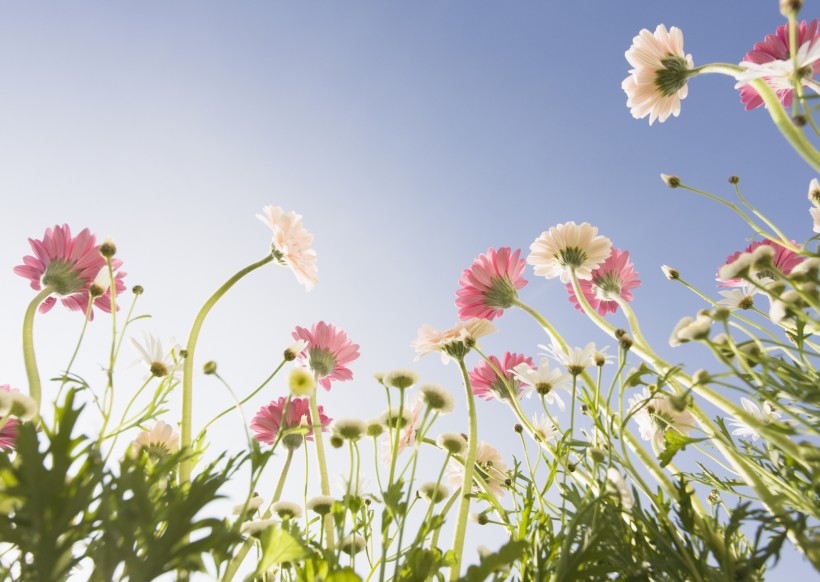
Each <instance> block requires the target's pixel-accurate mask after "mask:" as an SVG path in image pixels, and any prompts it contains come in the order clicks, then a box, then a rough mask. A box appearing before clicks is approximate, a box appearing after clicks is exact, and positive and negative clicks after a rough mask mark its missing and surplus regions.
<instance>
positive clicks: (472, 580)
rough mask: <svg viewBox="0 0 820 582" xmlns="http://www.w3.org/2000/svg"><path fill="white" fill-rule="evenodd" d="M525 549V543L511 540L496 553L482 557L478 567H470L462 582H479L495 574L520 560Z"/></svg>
mask: <svg viewBox="0 0 820 582" xmlns="http://www.w3.org/2000/svg"><path fill="white" fill-rule="evenodd" d="M526 548H527V542H525V541H521V540H511V541H509V542H507V543H506V544H504V545H503V546H501V548H500V549H499V550H498V551H497V552H496V553H494V554H490V555H489V556H483V557H482V558H481V563H480V564H479V565H478V566H470V567H469V568H468V569H467V576H466V577H465V578H464V580H466V582H481V581H482V580H484V579H486V578H487V576H489V575H491V574H492V573H493V572H497V571H499V570H501V569H502V568H504V567H506V566H509V565H510V564H512V563H513V562H515V561H516V560H518V559H520V558H521V556H522V555H524V550H525V549H526Z"/></svg>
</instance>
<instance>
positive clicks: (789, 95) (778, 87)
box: [739, 19, 820, 111]
mask: <svg viewBox="0 0 820 582" xmlns="http://www.w3.org/2000/svg"><path fill="white" fill-rule="evenodd" d="M818 36H820V35H819V34H818V33H817V20H816V19H815V20H812V21H811V23H810V24H806V21H805V20H803V21H802V22H800V24H799V25H798V26H797V46H798V49H804V47H805V49H804V50H803V53H806V54H808V51H809V49H810V48H812V46H813V44H814V42H815V40H817V38H818ZM803 60H805V59H803ZM775 61H783V62H786V63H790V62H791V55H790V54H789V25H788V24H783V25H782V26H778V27H777V30H775V33H774V34H769V35H766V38H765V39H764V40H763V42H758V43H755V46H754V49H752V50H750V51H749V52H748V53H746V56H745V57H743V61H742V62H741V63H740V65H741V66H742V67H746V68H749V69H750V70H752V72H754V69H755V67H754V65H765V64H766V63H773V62H775ZM803 64H805V65H809V66H810V67H811V70H812V75H811V76H812V77H814V75H816V74H818V73H820V61H817V60H815V61H813V62H806V63H803ZM761 70H763V69H761ZM776 72H777V71H775V70H774V69H773V70H772V73H773V76H763V80H765V81H766V82H767V83H768V84H769V85H771V87H772V89H774V91H775V93H777V96H778V98H779V99H780V102H781V103H782V104H783V106H784V107H790V106H791V104H792V100H793V97H794V95H793V93H794V90H793V89H792V88H791V87H792V86H791V83H790V82H789V83H786V84H784V83H783V82H782V80H781V79H780V75H776V74H775V73H776ZM739 78H740V77H739ZM750 78H756V75H752V76H751V77H750ZM740 101H741V102H742V103H743V104H744V105H746V111H751V110H752V109H756V108H757V107H760V106H761V105H763V99H762V98H761V97H760V95H759V94H758V93H757V91H756V90H755V89H754V87H752V86H751V85H743V86H741V87H740Z"/></svg>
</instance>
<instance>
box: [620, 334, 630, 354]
mask: <svg viewBox="0 0 820 582" xmlns="http://www.w3.org/2000/svg"><path fill="white" fill-rule="evenodd" d="M632 343H633V342H632V338H631V337H629V336H628V335H626V334H624V335H623V336H621V338H620V339H619V340H618V344H619V345H620V346H621V349H622V350H624V351H629V349H630V348H631V347H632Z"/></svg>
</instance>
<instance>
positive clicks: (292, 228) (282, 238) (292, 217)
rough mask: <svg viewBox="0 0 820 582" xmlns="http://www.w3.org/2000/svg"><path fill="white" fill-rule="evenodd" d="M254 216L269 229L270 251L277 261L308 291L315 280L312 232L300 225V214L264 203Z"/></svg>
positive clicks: (316, 274) (316, 272) (317, 271)
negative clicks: (287, 268) (270, 231)
mask: <svg viewBox="0 0 820 582" xmlns="http://www.w3.org/2000/svg"><path fill="white" fill-rule="evenodd" d="M262 212H263V214H257V215H256V217H257V218H258V219H259V220H261V221H262V222H264V223H265V224H267V225H268V226H269V227H270V229H271V230H272V231H273V240H272V241H271V252H272V253H273V256H274V258H275V259H276V260H277V261H278V262H279V264H281V265H284V266H286V267H289V268H290V270H291V271H293V274H294V275H296V280H297V281H299V283H301V284H302V285H304V286H305V289H306V290H308V291H310V290H311V289H312V288H313V286H314V285H316V283H317V281H319V270H318V268H317V267H316V251H314V250H313V249H312V248H310V245H311V244H313V235H312V234H310V233H309V232H308V231H307V230H305V227H304V226H302V215H301V214H296V213H295V212H293V211H291V212H285V211H284V210H283V209H282V208H280V207H278V206H265V207H264V208H263V209H262Z"/></svg>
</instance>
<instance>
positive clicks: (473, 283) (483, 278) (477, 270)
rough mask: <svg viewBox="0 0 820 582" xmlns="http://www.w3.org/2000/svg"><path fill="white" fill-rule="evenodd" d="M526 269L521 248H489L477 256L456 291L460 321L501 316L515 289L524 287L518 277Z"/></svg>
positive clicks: (514, 293) (524, 282) (521, 279)
mask: <svg viewBox="0 0 820 582" xmlns="http://www.w3.org/2000/svg"><path fill="white" fill-rule="evenodd" d="M526 266H527V261H526V260H524V259H522V258H521V250H520V249H519V250H517V251H515V252H512V250H511V249H510V248H509V247H503V248H500V249H498V250H495V249H488V250H487V254H486V255H479V256H478V258H476V260H475V261H474V262H473V265H472V266H471V267H470V268H469V269H465V270H464V272H463V273H462V274H461V279H459V281H458V284H459V285H461V289H459V290H458V291H456V307H458V308H459V310H458V316H459V318H461V319H462V320H465V319H471V318H473V317H477V318H480V319H489V320H492V319H494V318H496V317H501V315H502V314H503V313H504V310H505V309H507V308H509V307H512V304H513V301H515V300H516V299H517V298H518V290H519V289H522V288H523V287H524V286H525V285H526V284H527V281H526V279H524V277H522V276H521V274H522V273H523V272H524V268H525V267H526Z"/></svg>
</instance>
